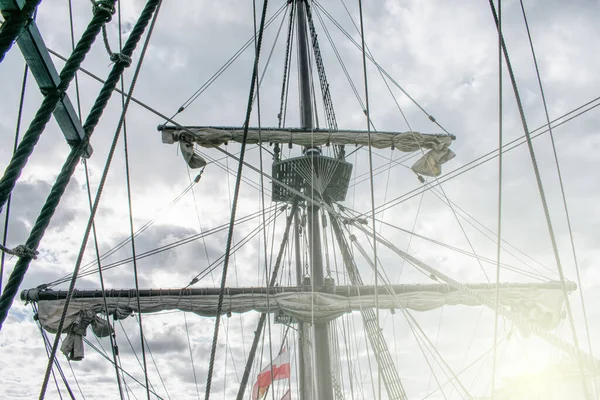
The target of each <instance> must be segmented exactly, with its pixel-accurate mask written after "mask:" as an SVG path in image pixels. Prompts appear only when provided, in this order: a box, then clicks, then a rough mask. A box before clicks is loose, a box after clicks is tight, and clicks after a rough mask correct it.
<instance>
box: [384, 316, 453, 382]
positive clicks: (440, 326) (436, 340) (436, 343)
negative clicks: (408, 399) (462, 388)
mask: <svg viewBox="0 0 600 400" xmlns="http://www.w3.org/2000/svg"><path fill="white" fill-rule="evenodd" d="M392 316H393V314H392ZM443 316H444V307H440V320H439V322H438V326H437V333H436V334H435V344H434V346H433V347H434V348H435V349H437V346H438V343H439V339H440V330H441V329H442V319H443ZM432 358H433V357H432ZM429 372H430V373H429V380H428V381H427V391H428V392H429V390H430V389H431V378H432V377H433V371H429ZM457 376H458V375H457ZM437 384H438V386H439V384H440V383H439V382H438V383H437Z"/></svg>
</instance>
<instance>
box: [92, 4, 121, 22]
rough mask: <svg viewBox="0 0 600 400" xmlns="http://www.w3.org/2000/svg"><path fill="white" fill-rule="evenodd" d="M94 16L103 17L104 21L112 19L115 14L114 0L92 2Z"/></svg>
mask: <svg viewBox="0 0 600 400" xmlns="http://www.w3.org/2000/svg"><path fill="white" fill-rule="evenodd" d="M93 11H94V16H100V17H104V18H105V19H106V22H108V21H110V20H111V19H112V16H113V15H114V14H115V12H116V10H115V2H114V1H112V0H98V1H96V2H94V7H93Z"/></svg>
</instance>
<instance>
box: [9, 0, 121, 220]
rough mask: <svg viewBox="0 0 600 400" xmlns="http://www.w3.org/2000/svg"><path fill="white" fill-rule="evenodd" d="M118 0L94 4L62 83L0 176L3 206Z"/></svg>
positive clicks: (48, 96) (48, 95) (51, 93)
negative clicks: (91, 14) (90, 16)
mask: <svg viewBox="0 0 600 400" xmlns="http://www.w3.org/2000/svg"><path fill="white" fill-rule="evenodd" d="M114 3H115V0H101V1H99V2H98V3H96V6H95V7H94V16H93V18H92V20H91V21H90V23H89V25H88V26H87V28H86V30H85V32H84V33H83V35H82V36H81V39H80V40H79V42H78V43H77V46H76V47H75V50H73V53H72V54H71V56H70V57H69V59H68V60H67V62H66V64H65V66H64V68H63V69H62V71H61V72H60V75H59V77H60V83H59V84H58V86H57V87H56V89H54V90H49V91H47V93H45V95H46V97H44V100H43V101H42V105H41V106H40V108H39V109H38V111H37V113H36V114H35V117H34V118H33V121H31V124H30V125H29V129H27V132H25V135H24V136H23V140H22V141H21V143H20V144H19V147H18V148H17V151H16V152H15V154H14V155H13V157H12V159H11V160H10V163H9V164H8V167H7V168H6V170H5V171H4V176H3V177H2V179H1V180H0V209H2V207H3V206H4V204H5V203H6V200H7V199H8V195H9V194H10V193H11V192H12V190H13V188H14V187H15V184H16V182H17V180H18V179H19V177H20V176H21V172H22V171H23V168H24V167H25V164H27V160H28V159H29V156H30V155H31V153H33V149H34V148H35V145H36V144H37V142H38V140H39V139H40V136H41V135H42V132H43V131H44V128H45V127H46V124H47V123H48V121H50V118H51V116H52V113H53V112H54V109H55V108H56V106H57V104H58V102H59V101H60V100H61V99H62V97H63V96H64V93H65V92H66V90H67V89H68V87H69V84H70V83H71V81H72V80H73V78H74V77H75V73H76V72H77V70H78V69H79V66H80V65H81V63H82V62H83V60H84V59H85V56H86V55H87V53H88V52H89V51H90V48H91V47H92V44H93V43H94V41H95V40H96V37H97V36H98V33H99V32H100V29H101V28H102V25H103V24H104V23H106V22H107V21H110V19H111V17H112V14H113V12H114Z"/></svg>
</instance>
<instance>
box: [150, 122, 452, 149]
mask: <svg viewBox="0 0 600 400" xmlns="http://www.w3.org/2000/svg"><path fill="white" fill-rule="evenodd" d="M158 130H159V131H160V132H162V141H163V143H167V144H172V143H174V142H178V141H182V140H183V141H188V142H194V143H197V144H198V145H200V146H203V147H216V146H220V145H222V144H225V143H228V142H241V140H242V135H243V132H244V130H243V128H242V127H232V126H185V127H180V126H164V125H159V126H158ZM455 139H456V137H455V136H454V135H451V136H449V135H445V134H428V133H420V132H388V131H385V132H371V144H372V146H373V147H375V148H378V149H384V148H391V147H394V148H396V149H398V150H400V151H407V152H412V151H417V150H419V149H420V148H423V149H432V148H441V147H445V148H447V147H448V146H450V144H451V143H452V141H453V140H455ZM247 143H251V144H257V143H280V144H287V143H291V144H295V145H299V146H311V145H313V144H314V145H315V146H325V145H329V144H338V145H357V146H368V145H369V137H368V133H367V131H360V130H338V131H330V130H327V129H318V128H315V129H306V128H285V129H280V128H263V127H261V128H260V135H259V134H258V128H254V127H250V128H249V129H248V141H247Z"/></svg>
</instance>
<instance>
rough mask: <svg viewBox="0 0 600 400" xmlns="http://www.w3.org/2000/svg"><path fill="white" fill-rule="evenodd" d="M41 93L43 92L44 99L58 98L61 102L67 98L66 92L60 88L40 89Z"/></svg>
mask: <svg viewBox="0 0 600 400" xmlns="http://www.w3.org/2000/svg"><path fill="white" fill-rule="evenodd" d="M40 92H42V95H43V96H44V97H49V96H56V97H57V98H58V99H59V100H62V98H63V97H64V96H65V90H64V89H63V88H62V87H60V86H59V87H50V88H47V87H44V88H40Z"/></svg>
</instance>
